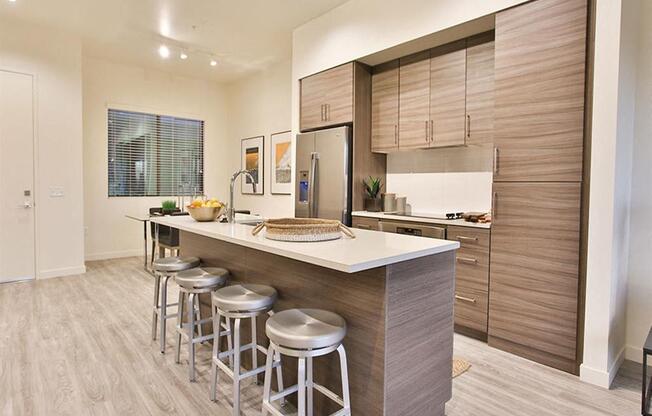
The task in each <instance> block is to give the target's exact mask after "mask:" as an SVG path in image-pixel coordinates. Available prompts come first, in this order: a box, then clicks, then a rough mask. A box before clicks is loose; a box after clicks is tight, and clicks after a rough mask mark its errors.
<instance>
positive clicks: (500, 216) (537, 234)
mask: <svg viewBox="0 0 652 416" xmlns="http://www.w3.org/2000/svg"><path fill="white" fill-rule="evenodd" d="M579 227H580V184H579V183H532V182H531V183H494V210H493V224H492V227H491V260H490V281H491V286H490V290H491V292H490V295H489V345H492V346H494V347H498V348H501V349H504V350H507V351H511V352H513V353H516V354H518V355H521V356H524V357H526V358H529V359H532V360H534V361H538V362H540V363H542V364H545V365H549V366H552V367H556V368H559V369H562V370H565V371H569V372H575V371H576V348H577V300H578V274H579V248H580V243H579V236H580V232H579Z"/></svg>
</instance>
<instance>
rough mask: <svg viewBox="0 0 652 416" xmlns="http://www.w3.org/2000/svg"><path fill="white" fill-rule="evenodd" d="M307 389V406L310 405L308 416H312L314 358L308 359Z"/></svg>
mask: <svg viewBox="0 0 652 416" xmlns="http://www.w3.org/2000/svg"><path fill="white" fill-rule="evenodd" d="M306 389H307V390H308V394H307V402H308V403H307V404H308V411H307V412H306V414H307V415H308V416H312V407H313V406H312V396H313V395H312V393H313V389H312V357H308V358H306Z"/></svg>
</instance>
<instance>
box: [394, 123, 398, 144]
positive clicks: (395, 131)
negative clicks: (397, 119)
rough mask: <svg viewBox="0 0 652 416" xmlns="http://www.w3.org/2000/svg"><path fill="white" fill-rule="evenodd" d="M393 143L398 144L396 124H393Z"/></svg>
mask: <svg viewBox="0 0 652 416" xmlns="http://www.w3.org/2000/svg"><path fill="white" fill-rule="evenodd" d="M394 144H398V125H396V124H394Z"/></svg>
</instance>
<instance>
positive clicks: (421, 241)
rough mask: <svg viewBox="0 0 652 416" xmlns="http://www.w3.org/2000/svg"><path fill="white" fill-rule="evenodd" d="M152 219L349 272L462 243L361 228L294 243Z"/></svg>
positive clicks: (234, 227)
mask: <svg viewBox="0 0 652 416" xmlns="http://www.w3.org/2000/svg"><path fill="white" fill-rule="evenodd" d="M151 221H152V222H153V223H158V224H161V225H167V226H170V227H173V228H178V229H179V230H183V231H188V232H191V233H195V234H198V235H203V236H205V237H210V238H215V239H217V240H221V241H226V242H228V243H233V244H238V245H241V246H245V247H249V248H252V249H256V250H260V251H265V252H268V253H272V254H276V255H279V256H283V257H288V258H291V259H294V260H299V261H303V262H306V263H310V264H315V265H318V266H322V267H327V268H329V269H335V270H339V271H342V272H346V273H355V272H359V271H363V270H368V269H373V268H375V267H381V266H386V265H388V264H393V263H399V262H402V261H406V260H412V259H416V258H419V257H424V256H429V255H433V254H438V253H443V252H446V251H451V250H455V249H457V248H459V246H460V245H459V243H458V242H457V241H447V240H438V239H434V238H425V237H413V236H408V235H402V234H390V233H381V232H378V231H368V230H358V229H355V230H354V233H355V235H356V238H348V237H346V236H342V238H341V239H339V240H333V241H322V242H313V243H291V242H285V241H275V240H268V239H267V238H265V237H264V234H265V231H262V232H261V233H260V234H258V235H257V236H253V235H251V231H252V230H253V227H252V226H250V225H244V224H227V223H220V222H197V221H195V220H193V219H192V218H190V217H188V216H181V217H156V218H152V219H151ZM181 244H183V241H182V242H181Z"/></svg>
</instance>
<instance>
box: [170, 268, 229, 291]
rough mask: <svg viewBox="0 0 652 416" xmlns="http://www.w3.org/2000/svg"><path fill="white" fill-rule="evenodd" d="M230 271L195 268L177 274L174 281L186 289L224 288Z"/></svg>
mask: <svg viewBox="0 0 652 416" xmlns="http://www.w3.org/2000/svg"><path fill="white" fill-rule="evenodd" d="M228 277H229V271H228V270H226V269H223V268H221V267H195V268H194V269H190V270H184V271H182V272H179V273H177V275H176V276H175V277H174V281H175V282H177V284H178V285H179V286H181V287H183V288H184V289H188V290H192V289H206V288H210V287H219V286H224V284H225V283H226V279H227V278H228Z"/></svg>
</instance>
